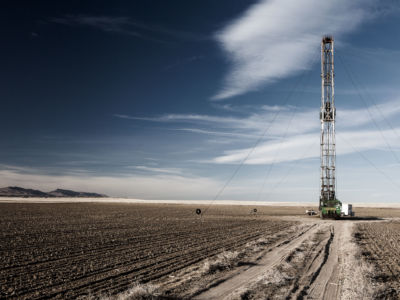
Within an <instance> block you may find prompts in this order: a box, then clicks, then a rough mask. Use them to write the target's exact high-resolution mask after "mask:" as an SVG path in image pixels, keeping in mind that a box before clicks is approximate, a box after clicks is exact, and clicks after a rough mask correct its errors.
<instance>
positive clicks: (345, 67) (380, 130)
mask: <svg viewBox="0 0 400 300" xmlns="http://www.w3.org/2000/svg"><path fill="white" fill-rule="evenodd" d="M337 56H338V57H339V61H340V62H341V63H342V65H343V68H344V70H345V71H346V74H347V76H348V77H349V79H350V81H351V83H352V84H353V86H354V87H355V88H356V90H357V94H358V96H359V97H360V99H361V101H362V103H363V104H364V106H365V108H366V109H367V112H368V115H369V117H370V119H371V121H372V122H373V123H374V125H375V127H376V128H377V129H378V131H379V133H380V135H381V136H382V138H383V140H384V141H385V143H386V146H387V147H388V149H389V151H390V152H391V153H392V155H393V157H394V159H395V160H396V162H397V163H400V159H399V158H398V157H397V155H396V153H395V152H394V151H393V149H392V147H391V146H390V144H389V142H388V141H387V139H386V137H385V135H384V134H383V132H382V129H381V128H380V127H379V125H378V123H377V122H376V120H375V119H374V117H373V116H372V113H371V111H370V109H369V107H368V105H367V103H366V101H365V99H364V97H363V96H362V94H361V92H360V88H359V87H358V86H357V84H356V83H355V81H354V79H353V77H352V75H351V74H350V72H349V70H348V69H347V66H346V64H345V63H344V61H343V60H342V58H341V56H340V55H337Z"/></svg>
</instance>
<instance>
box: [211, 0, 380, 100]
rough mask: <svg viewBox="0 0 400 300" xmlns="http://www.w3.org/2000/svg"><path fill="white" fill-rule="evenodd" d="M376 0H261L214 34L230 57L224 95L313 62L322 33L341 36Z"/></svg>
mask: <svg viewBox="0 0 400 300" xmlns="http://www.w3.org/2000/svg"><path fill="white" fill-rule="evenodd" d="M374 2H375V1H374V0H366V1H361V0H356V1H347V0H338V1H320V0H305V1H296V0H261V1H259V2H258V3H257V4H254V5H252V6H251V7H250V8H249V9H248V10H247V11H246V12H245V13H244V14H243V15H242V16H240V17H239V18H238V19H236V20H234V21H232V22H231V23H230V24H229V25H227V26H226V27H225V28H224V29H222V30H221V31H220V32H218V33H217V34H216V39H217V41H218V42H219V44H220V46H221V48H222V49H223V51H224V52H225V53H226V55H227V57H228V58H229V60H230V61H231V68H230V71H229V73H228V75H227V77H226V79H225V83H224V86H223V87H222V89H221V90H220V91H219V92H218V93H217V94H216V95H215V96H214V97H213V99H215V100H221V99H225V98H229V97H233V96H237V95H240V94H243V93H246V92H248V91H252V90H256V89H257V88H259V87H260V86H261V85H263V84H268V83H272V82H274V81H276V80H279V79H281V78H284V77H288V76H292V75H293V74H296V73H298V72H300V71H302V70H306V69H308V68H309V67H310V64H311V62H312V60H313V55H315V54H316V53H318V51H319V47H318V45H319V43H320V40H321V37H322V36H323V35H324V34H333V35H335V36H336V35H343V34H345V33H349V32H351V31H353V30H354V29H355V28H356V27H357V26H358V25H359V24H360V23H361V22H362V21H364V20H365V19H367V18H368V17H370V16H371V13H370V9H371V7H372V4H373V3H374Z"/></svg>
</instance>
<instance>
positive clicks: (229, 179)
mask: <svg viewBox="0 0 400 300" xmlns="http://www.w3.org/2000/svg"><path fill="white" fill-rule="evenodd" d="M307 71H309V70H304V72H303V73H302V75H301V76H300V77H299V79H298V80H297V81H296V83H295V85H294V87H293V88H292V89H291V90H290V92H289V94H288V96H287V97H286V99H285V101H284V103H283V106H285V105H286V104H287V103H288V101H289V99H290V98H291V96H292V95H293V92H294V90H295V89H296V88H297V86H298V85H299V83H300V81H301V80H302V78H303V77H304V76H305V74H306V72H307ZM280 112H281V110H278V111H277V112H276V113H275V115H274V117H273V118H272V120H271V122H270V123H269V126H268V127H266V129H265V130H264V131H263V133H262V134H261V136H260V137H259V138H258V139H257V141H256V142H255V143H254V145H253V147H252V148H250V150H249V152H248V153H247V155H246V156H245V158H244V159H243V160H242V161H241V162H240V164H239V165H238V166H237V167H236V169H235V170H234V172H233V174H232V175H231V176H230V177H229V178H228V180H227V181H226V182H225V184H224V185H223V186H222V187H221V189H220V190H219V191H218V193H217V194H216V195H215V197H214V198H213V200H212V201H211V203H210V204H209V205H208V206H207V208H206V209H205V210H204V212H203V213H202V215H204V214H205V213H206V212H207V211H208V209H209V208H210V207H211V205H212V204H213V203H214V202H215V201H216V200H217V199H218V198H219V196H220V195H221V194H222V193H223V192H224V190H225V189H226V187H227V186H228V185H229V183H230V182H231V181H232V180H233V178H234V177H235V176H236V174H237V173H238V172H239V170H240V169H241V168H242V166H243V165H244V163H245V162H246V161H247V159H248V158H249V157H250V155H251V154H252V153H253V152H254V150H255V149H256V148H257V146H258V145H259V144H260V143H261V141H262V140H263V139H264V137H265V135H266V134H267V132H268V131H269V129H270V128H271V127H272V125H273V123H274V122H275V120H276V119H277V117H278V116H279V114H280Z"/></svg>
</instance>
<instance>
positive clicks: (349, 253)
mask: <svg viewBox="0 0 400 300" xmlns="http://www.w3.org/2000/svg"><path fill="white" fill-rule="evenodd" d="M308 222H310V221H308ZM311 222H312V223H313V224H312V225H313V226H311V227H309V228H308V229H307V230H304V231H303V232H299V234H298V235H297V236H296V237H295V238H293V239H291V240H288V241H286V242H283V243H281V244H278V245H277V246H276V247H275V248H274V249H273V250H271V251H269V252H267V253H266V254H265V255H264V257H262V259H260V260H259V261H258V262H257V264H256V265H254V266H253V267H251V268H249V269H247V270H245V271H242V272H239V273H237V274H236V275H235V276H233V277H231V278H229V279H227V280H226V281H224V282H222V283H220V284H219V285H217V286H215V287H213V288H211V289H209V290H207V291H205V292H203V293H202V294H200V295H198V296H197V297H196V298H195V299H259V298H264V297H267V298H276V299H278V298H282V297H283V298H286V299H342V298H344V299H345V298H348V299H351V297H354V295H356V294H357V292H361V294H359V295H362V292H363V280H362V278H359V279H361V280H358V286H357V287H356V286H351V285H352V284H353V282H350V281H349V280H348V276H352V275H354V274H349V268H352V264H353V261H352V258H353V257H354V253H353V251H354V250H355V248H354V244H353V243H352V241H351V239H352V237H351V227H352V226H353V222H352V221H333V220H332V221H330V220H326V221H325V220H324V221H320V220H317V219H315V220H313V221H311ZM350 271H351V269H350ZM359 275H360V274H358V276H359ZM359 277H360V276H359ZM354 290H356V291H354ZM349 291H352V292H353V293H349ZM353 299H354V298H353Z"/></svg>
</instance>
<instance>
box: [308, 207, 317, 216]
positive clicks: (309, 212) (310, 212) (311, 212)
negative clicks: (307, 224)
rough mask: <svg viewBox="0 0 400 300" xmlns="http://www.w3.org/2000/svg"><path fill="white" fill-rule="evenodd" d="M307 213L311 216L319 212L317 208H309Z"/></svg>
mask: <svg viewBox="0 0 400 300" xmlns="http://www.w3.org/2000/svg"><path fill="white" fill-rule="evenodd" d="M306 214H307V215H309V216H316V215H317V212H316V211H315V210H313V209H307V210H306Z"/></svg>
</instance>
